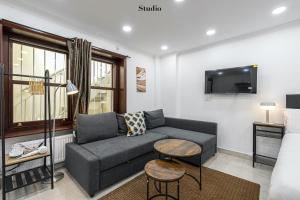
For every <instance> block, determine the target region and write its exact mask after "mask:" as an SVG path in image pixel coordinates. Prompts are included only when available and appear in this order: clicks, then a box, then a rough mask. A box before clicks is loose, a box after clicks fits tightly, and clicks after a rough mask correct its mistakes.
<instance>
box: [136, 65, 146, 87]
mask: <svg viewBox="0 0 300 200" xmlns="http://www.w3.org/2000/svg"><path fill="white" fill-rule="evenodd" d="M136 91H137V92H146V69H145V68H142V67H136Z"/></svg>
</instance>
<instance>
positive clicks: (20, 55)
mask: <svg viewBox="0 0 300 200" xmlns="http://www.w3.org/2000/svg"><path fill="white" fill-rule="evenodd" d="M12 60H13V73H15V74H24V75H33V48H32V47H29V46H24V45H20V44H15V43H14V44H13V59H12ZM14 80H24V81H26V80H28V78H24V77H14Z"/></svg>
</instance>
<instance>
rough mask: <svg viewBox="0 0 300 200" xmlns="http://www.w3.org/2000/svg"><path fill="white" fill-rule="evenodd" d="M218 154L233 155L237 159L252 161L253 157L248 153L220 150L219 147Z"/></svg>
mask: <svg viewBox="0 0 300 200" xmlns="http://www.w3.org/2000/svg"><path fill="white" fill-rule="evenodd" d="M218 152H220V153H225V154H228V155H232V156H237V157H240V158H243V159H247V160H252V155H249V154H246V153H241V152H236V151H232V150H228V149H223V148H219V147H218Z"/></svg>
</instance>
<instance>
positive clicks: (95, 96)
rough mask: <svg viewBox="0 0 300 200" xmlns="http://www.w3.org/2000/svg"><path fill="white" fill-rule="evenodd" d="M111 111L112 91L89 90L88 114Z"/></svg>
mask: <svg viewBox="0 0 300 200" xmlns="http://www.w3.org/2000/svg"><path fill="white" fill-rule="evenodd" d="M112 111H113V91H112V90H99V89H91V97H90V104H89V114H97V113H105V112H112Z"/></svg>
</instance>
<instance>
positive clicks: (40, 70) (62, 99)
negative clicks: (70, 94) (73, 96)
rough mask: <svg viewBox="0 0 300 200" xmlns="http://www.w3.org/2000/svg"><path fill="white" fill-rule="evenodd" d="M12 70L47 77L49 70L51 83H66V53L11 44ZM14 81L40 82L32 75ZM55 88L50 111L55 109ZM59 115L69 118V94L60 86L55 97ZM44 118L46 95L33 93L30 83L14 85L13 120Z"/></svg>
mask: <svg viewBox="0 0 300 200" xmlns="http://www.w3.org/2000/svg"><path fill="white" fill-rule="evenodd" d="M12 48H13V49H12V54H13V55H12V62H13V63H12V64H13V73H15V74H24V75H35V76H44V72H45V69H48V70H49V73H50V77H51V78H52V80H51V82H52V83H59V84H63V83H66V66H67V55H66V54H63V53H57V52H54V51H49V50H45V49H40V48H35V47H31V46H27V45H23V44H18V43H13V44H12ZM13 79H14V80H23V81H40V80H36V79H32V78H21V77H14V78H13ZM54 91H55V87H51V91H50V92H51V94H50V96H51V114H52V116H53V114H54V113H53V111H54V107H53V106H54V102H53V100H54V99H53V98H54ZM55 106H56V116H57V118H67V116H68V113H67V107H68V106H67V96H66V91H65V88H60V89H59V90H58V91H57V96H56V104H55ZM43 119H44V95H32V94H31V93H30V92H29V86H28V85H17V84H14V85H13V122H14V123H16V122H28V121H38V120H43Z"/></svg>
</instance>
